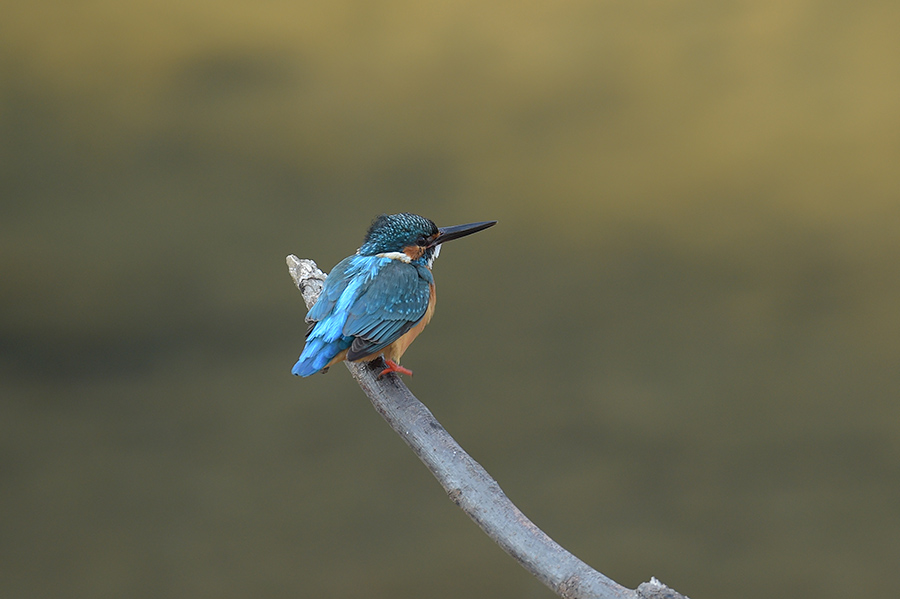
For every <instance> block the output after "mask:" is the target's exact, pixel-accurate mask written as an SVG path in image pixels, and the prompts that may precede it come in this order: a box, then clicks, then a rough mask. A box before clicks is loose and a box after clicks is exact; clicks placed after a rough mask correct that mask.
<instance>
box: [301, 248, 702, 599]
mask: <svg viewBox="0 0 900 599" xmlns="http://www.w3.org/2000/svg"><path fill="white" fill-rule="evenodd" d="M287 264H288V270H289V271H290V273H291V277H292V278H293V279H294V282H295V283H296V285H297V287H298V288H299V289H300V291H301V292H302V294H303V299H304V301H305V302H306V305H307V307H311V306H312V305H313V304H314V303H315V301H316V298H318V296H319V293H320V292H321V291H322V284H323V282H324V280H325V273H323V272H322V271H321V270H319V269H318V267H317V266H316V263H315V262H313V261H312V260H299V259H298V258H297V257H296V256H288V257H287ZM346 364H347V368H349V369H350V373H351V374H352V375H353V378H354V379H356V382H357V383H359V386H360V387H361V388H362V390H363V392H365V394H366V395H367V396H368V398H369V400H370V401H371V402H372V405H374V406H375V409H376V410H377V411H378V413H379V414H381V415H382V417H384V419H385V420H386V421H387V423H388V424H389V425H390V426H391V428H393V429H394V431H395V432H396V433H397V434H398V435H400V437H401V438H402V439H403V440H404V441H405V442H406V444H407V445H409V447H410V448H411V449H412V450H413V451H414V452H415V454H416V455H417V456H419V459H420V460H422V462H424V463H425V465H426V466H427V467H428V469H429V470H431V473H432V474H434V476H435V478H437V479H438V482H440V483H441V486H442V487H444V490H445V491H446V492H447V495H449V497H450V499H451V500H452V501H453V503H455V504H456V505H458V506H459V507H460V508H461V509H462V510H463V511H464V512H465V513H466V514H468V516H469V517H470V518H471V519H472V520H474V521H475V523H476V524H478V526H480V527H481V529H482V530H483V531H484V532H485V533H486V534H487V535H488V536H489V537H490V538H492V539H493V540H494V541H495V542H496V543H497V544H498V545H500V547H502V548H503V550H504V551H506V552H507V553H508V554H510V555H511V556H512V557H514V558H515V559H516V560H517V561H518V562H519V563H520V564H522V566H523V567H524V568H525V569H526V570H528V571H529V572H531V573H532V574H533V575H534V576H536V577H537V578H538V580H540V581H541V582H543V583H544V584H545V585H547V586H548V587H550V588H551V589H552V590H553V591H554V592H555V593H556V594H557V595H559V596H560V597H566V598H571V599H576V598H578V599H651V598H653V599H662V598H665V599H687V598H686V597H685V596H684V595H681V594H680V593H678V592H677V591H674V590H672V589H670V588H669V587H667V586H665V585H664V584H662V583H660V582H659V581H658V580H656V579H655V578H651V579H650V582H645V583H642V584H641V585H640V586H638V588H637V589H636V590H632V589H628V588H626V587H623V586H622V585H620V584H618V583H616V582H615V581H613V580H611V579H609V578H607V577H606V576H604V575H603V574H601V573H600V572H598V571H596V570H594V569H593V568H591V567H590V566H588V565H587V564H585V563H584V562H583V561H581V560H580V559H578V558H577V557H575V556H574V555H572V554H571V553H569V552H568V551H566V550H565V549H564V548H563V547H562V546H560V545H559V544H558V543H557V542H556V541H554V540H553V539H551V538H550V537H549V536H547V535H546V534H545V533H544V532H543V531H542V530H541V529H539V528H538V527H537V526H535V525H534V523H532V522H531V520H529V519H528V518H527V517H526V516H525V514H523V513H522V512H521V511H520V510H519V508H517V507H516V506H515V505H514V504H513V503H512V502H511V501H510V500H509V498H507V496H506V495H505V494H504V493H503V491H502V490H501V489H500V485H498V484H497V481H495V480H494V479H493V478H491V476H490V475H489V474H488V473H487V471H486V470H485V469H484V468H482V467H481V465H480V464H479V463H478V462H476V461H475V460H473V459H472V458H471V457H470V456H469V454H467V453H466V452H465V451H464V450H463V448H462V447H460V446H459V444H458V443H457V442H456V441H455V440H454V439H453V437H451V436H450V434H449V433H448V432H447V431H446V430H444V427H442V426H441V424H440V423H439V422H438V421H437V420H435V418H434V416H433V415H432V414H431V412H430V411H429V410H428V408H426V407H425V405H424V404H422V402H420V401H419V400H418V399H416V397H415V396H414V395H413V394H412V393H411V392H410V390H409V389H408V388H407V387H406V385H405V384H404V383H403V381H401V380H400V378H399V377H398V376H388V377H385V378H383V379H377V378H376V374H377V369H376V370H373V369H372V368H370V367H369V366H368V365H366V364H363V363H357V364H354V363H350V362H347V363H346Z"/></svg>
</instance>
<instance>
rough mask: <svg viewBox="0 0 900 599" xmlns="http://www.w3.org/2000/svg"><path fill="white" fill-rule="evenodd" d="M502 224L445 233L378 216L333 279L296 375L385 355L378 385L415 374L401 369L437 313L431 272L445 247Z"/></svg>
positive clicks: (423, 223)
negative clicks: (409, 350)
mask: <svg viewBox="0 0 900 599" xmlns="http://www.w3.org/2000/svg"><path fill="white" fill-rule="evenodd" d="M495 224H497V221H495V220H490V221H483V222H478V223H470V224H467V225H456V226H454V227H440V228H439V227H438V226H437V225H435V224H434V222H432V221H431V220H429V219H427V218H425V217H423V216H419V215H417V214H410V213H408V212H404V213H401V214H382V215H381V216H378V217H376V218H375V220H374V221H373V222H372V225H371V226H370V227H369V230H368V232H366V236H365V239H364V240H363V244H362V246H361V247H360V248H359V249H358V250H357V251H356V253H355V254H354V255H352V256H348V257H346V258H344V259H343V260H341V261H340V262H338V264H337V265H336V266H335V267H334V269H332V271H331V273H330V274H329V275H328V276H327V277H326V278H325V285H324V286H323V288H322V293H321V294H320V295H319V299H318V300H316V303H315V305H313V307H312V308H311V309H310V311H309V313H308V314H307V315H306V322H307V323H308V324H309V329H307V331H306V345H305V346H304V348H303V352H302V353H301V354H300V358H299V359H298V360H297V363H296V364H294V368H293V369H292V371H291V372H293V373H294V374H295V375H297V376H309V375H311V374H315V373H317V372H323V373H324V372H326V371H327V370H328V368H329V367H331V366H333V365H334V364H337V363H338V362H341V361H343V360H348V361H350V362H360V361H362V362H368V361H371V360H375V359H376V358H378V357H379V356H381V357H383V358H384V363H385V367H384V369H383V370H382V371H381V372H380V373H379V374H378V378H381V377H382V376H384V375H385V374H388V373H391V372H396V373H401V374H406V375H412V371H410V370H408V369H406V368H403V367H402V366H400V364H399V362H400V357H401V356H402V355H403V353H404V352H405V351H406V350H407V348H408V347H409V345H410V344H411V343H412V342H413V340H415V338H416V337H418V336H419V333H421V332H422V331H423V330H424V329H425V325H427V324H428V322H429V321H430V320H431V317H432V315H433V314H434V303H435V297H436V296H435V291H434V277H433V276H432V274H431V267H432V265H433V264H434V260H435V258H437V257H438V254H440V253H441V244H442V243H444V242H446V241H451V240H453V239H459V238H460V237H465V236H466V235H471V234H472V233H477V232H478V231H483V230H484V229H487V228H488V227H492V226H494V225H495Z"/></svg>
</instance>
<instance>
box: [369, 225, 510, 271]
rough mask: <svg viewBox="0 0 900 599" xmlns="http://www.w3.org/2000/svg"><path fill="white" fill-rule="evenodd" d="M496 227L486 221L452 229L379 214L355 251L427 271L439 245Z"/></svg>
mask: <svg viewBox="0 0 900 599" xmlns="http://www.w3.org/2000/svg"><path fill="white" fill-rule="evenodd" d="M495 224H497V221H495V220H490V221H485V222H480V223H471V224H468V225H456V226H455V227H440V228H439V227H438V226H437V225H435V224H434V223H433V222H432V221H431V220H429V219H427V218H425V217H424V216H419V215H417V214H410V213H408V212H403V213H400V214H382V215H381V216H378V217H376V218H375V220H374V221H373V222H372V225H371V226H370V227H369V230H368V232H367V233H366V238H365V241H364V242H363V245H362V247H360V248H359V252H358V253H359V254H360V255H362V256H378V255H382V254H383V255H385V256H387V257H389V258H394V259H399V260H403V261H404V262H421V263H423V264H426V265H427V266H428V267H429V268H431V265H432V263H433V262H434V259H435V258H437V256H438V254H439V253H440V251H441V244H442V243H444V242H445V241H450V240H452V239H459V238H460V237H464V236H466V235H470V234H472V233H476V232H478V231H482V230H484V229H487V228H488V227H491V226H493V225H495Z"/></svg>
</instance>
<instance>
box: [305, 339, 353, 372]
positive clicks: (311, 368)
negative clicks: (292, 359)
mask: <svg viewBox="0 0 900 599" xmlns="http://www.w3.org/2000/svg"><path fill="white" fill-rule="evenodd" d="M345 346H349V344H348V343H345V342H344V340H343V339H340V338H338V339H336V340H335V341H325V340H324V339H322V338H321V337H319V338H315V339H308V340H307V342H306V347H304V348H303V353H301V354H300V358H299V359H298V360H297V363H296V364H294V368H292V369H291V372H292V373H294V374H295V375H297V376H309V375H311V374H315V373H317V372H319V371H320V370H322V369H323V368H325V365H326V364H328V363H329V362H331V360H332V358H334V357H335V356H336V355H338V354H339V353H341V352H342V351H343V350H345V349H347V347H345Z"/></svg>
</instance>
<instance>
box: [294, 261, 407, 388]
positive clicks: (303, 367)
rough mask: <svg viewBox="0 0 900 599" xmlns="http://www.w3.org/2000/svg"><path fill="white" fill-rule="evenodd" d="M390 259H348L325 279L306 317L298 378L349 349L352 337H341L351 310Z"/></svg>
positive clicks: (319, 367) (324, 364) (297, 366)
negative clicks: (307, 327)
mask: <svg viewBox="0 0 900 599" xmlns="http://www.w3.org/2000/svg"><path fill="white" fill-rule="evenodd" d="M390 261H391V260H390V259H389V258H378V257H376V256H359V255H354V256H349V257H347V258H344V259H343V260H341V261H340V262H338V264H337V265H336V266H335V267H334V268H333V269H332V270H331V273H329V275H328V276H327V277H326V278H325V285H324V286H323V287H322V292H321V293H320V294H319V299H318V300H316V303H315V305H314V306H313V307H312V308H311V309H310V311H309V313H308V314H307V315H306V321H307V322H308V323H310V327H309V330H308V331H307V332H306V345H305V346H304V348H303V352H302V353H301V354H300V358H299V359H298V360H297V363H296V364H294V368H293V369H292V370H291V372H293V373H294V374H296V375H298V376H309V375H311V374H315V373H316V372H318V371H320V370H322V368H324V367H325V366H326V365H327V364H328V363H329V362H330V361H331V360H332V359H333V358H334V357H335V356H337V355H338V354H339V353H341V352H342V351H344V350H346V349H349V348H350V344H351V343H353V337H351V336H347V335H344V334H343V328H344V323H345V322H346V321H347V316H348V314H349V309H350V307H351V306H352V305H353V304H354V302H355V301H356V300H357V299H358V298H359V297H360V295H362V294H363V293H365V290H366V288H367V287H368V285H369V283H370V282H371V279H372V277H374V276H375V275H376V274H377V273H378V271H379V270H380V269H381V267H382V266H384V265H385V264H386V263H387V262H390Z"/></svg>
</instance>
